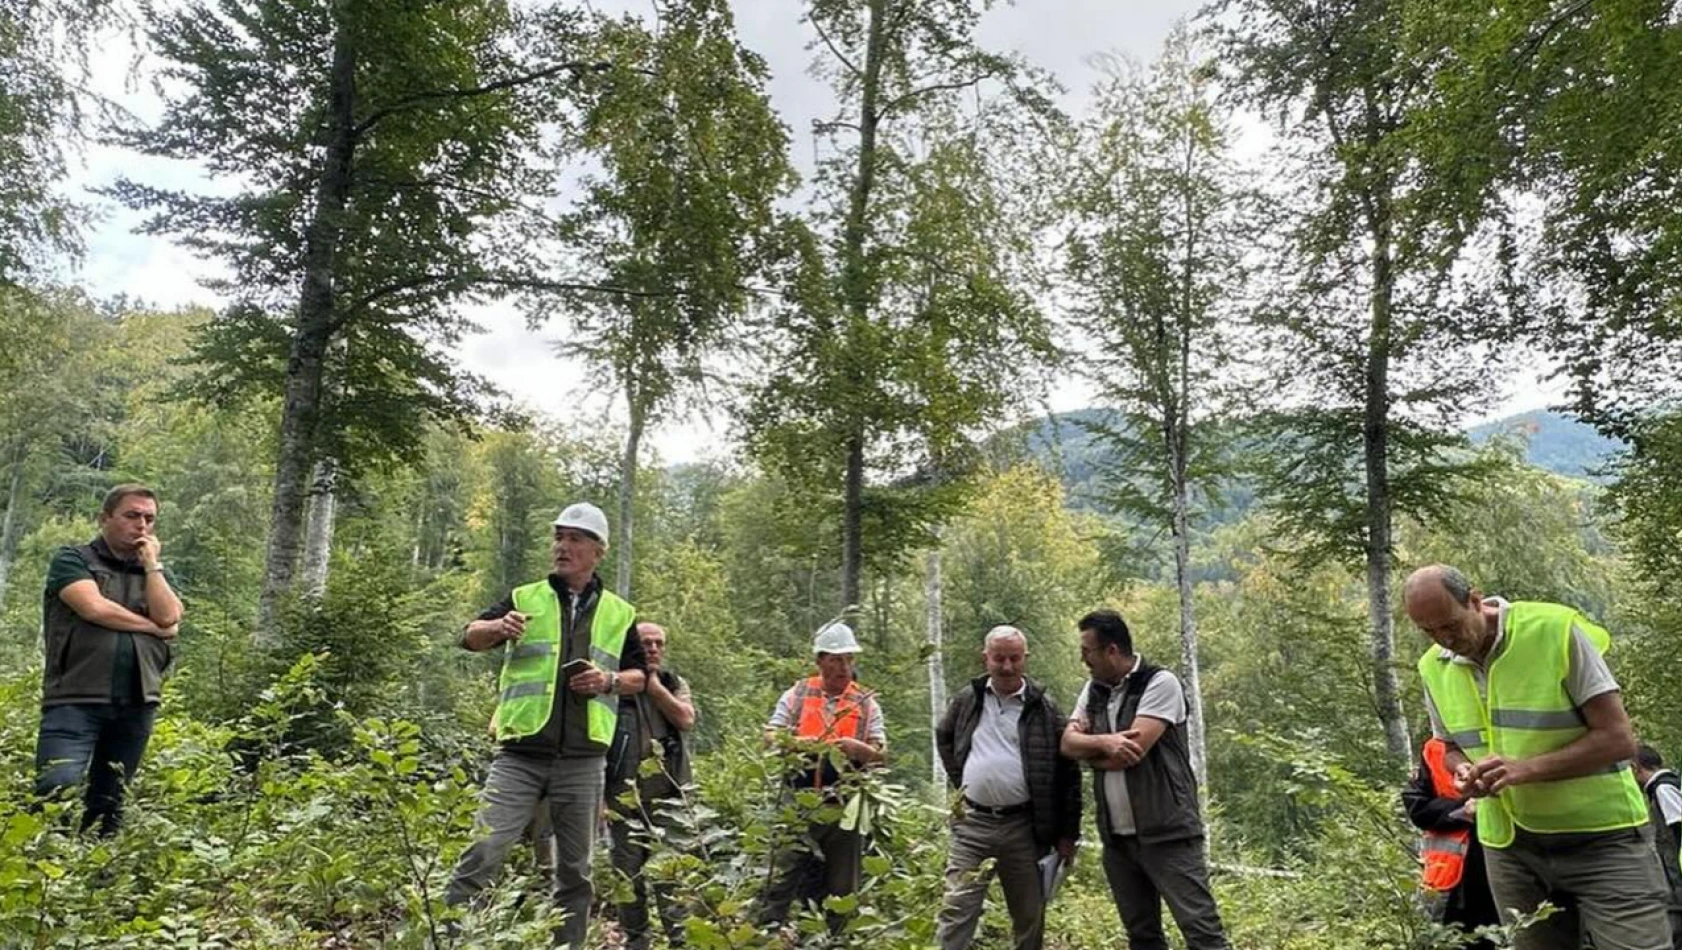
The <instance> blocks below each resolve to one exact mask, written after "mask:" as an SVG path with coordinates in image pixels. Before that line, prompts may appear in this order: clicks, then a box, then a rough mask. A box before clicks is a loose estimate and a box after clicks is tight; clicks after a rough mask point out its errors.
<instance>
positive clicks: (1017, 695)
mask: <svg viewBox="0 0 1682 950" xmlns="http://www.w3.org/2000/svg"><path fill="white" fill-rule="evenodd" d="M983 688H984V689H986V690H987V692H989V693H992V694H993V695H994V696H998V697H999V698H1000V699H1024V698H1026V697H1027V695H1028V677H1026V676H1024V677H1022V685H1021V686H1018V687H1016V692H1014V693H1010V694H1008V695H1006V694H1002V693H1000V692H999V691H998V690H996V689H994V688H993V678H992V677H991V676H989V677H987V683H986V685H985V686H984V687H983Z"/></svg>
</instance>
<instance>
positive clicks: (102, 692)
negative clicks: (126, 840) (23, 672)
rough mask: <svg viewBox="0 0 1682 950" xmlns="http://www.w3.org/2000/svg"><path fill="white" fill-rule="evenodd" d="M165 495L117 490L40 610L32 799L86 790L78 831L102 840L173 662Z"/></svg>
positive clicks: (50, 571)
mask: <svg viewBox="0 0 1682 950" xmlns="http://www.w3.org/2000/svg"><path fill="white" fill-rule="evenodd" d="M157 520H158V496H157V495H156V494H154V493H153V492H152V490H151V489H149V488H147V487H145V486H144V485H133V484H129V485H118V486H117V487H115V488H113V489H111V490H110V491H109V492H107V493H106V495H105V501H104V503H103V504H102V505H101V506H100V511H99V536H98V537H96V538H94V539H93V540H92V541H90V542H88V543H87V544H83V545H80V546H76V547H65V548H60V549H59V550H58V551H57V552H56V553H54V555H53V559H52V562H51V564H49V565H48V567H47V583H46V591H45V596H44V599H43V601H42V605H41V633H42V640H43V643H44V646H45V648H46V661H47V662H46V668H45V670H44V671H43V676H42V684H41V732H40V735H39V737H38V738H37V739H36V742H35V769H36V775H35V792H36V794H38V795H41V796H43V797H45V796H49V795H52V794H54V793H56V792H58V791H59V790H60V789H64V788H68V787H70V786H73V785H77V784H78V783H82V782H84V781H85V782H86V787H85V791H84V798H83V800H84V802H85V803H86V806H87V807H86V811H85V812H84V813H83V816H82V827H83V828H87V827H89V826H91V825H93V824H95V823H98V825H99V833H100V834H101V835H104V836H109V835H112V834H115V833H116V832H117V829H118V828H119V827H120V826H121V825H122V811H123V791H124V783H125V782H127V781H129V780H130V779H132V778H133V777H134V773H135V770H136V769H138V768H139V767H140V758H141V756H142V755H144V754H145V753H146V743H147V742H148V741H149V740H150V739H151V738H152V722H153V720H154V719H155V718H156V717H157V712H158V701H159V700H160V699H162V697H163V680H164V677H165V676H167V675H168V674H169V670H170V667H171V666H172V665H173V662H174V658H175V654H174V650H173V644H174V641H175V634H176V626H177V624H179V623H180V622H181V600H180V598H178V597H176V596H175V591H174V590H173V589H171V585H170V579H169V575H168V574H167V573H166V572H165V571H164V568H163V565H162V564H161V563H159V560H158V555H159V552H160V551H161V547H160V546H159V544H158V539H157V537H156V535H154V534H153V528H154V526H155V525H156V524H157Z"/></svg>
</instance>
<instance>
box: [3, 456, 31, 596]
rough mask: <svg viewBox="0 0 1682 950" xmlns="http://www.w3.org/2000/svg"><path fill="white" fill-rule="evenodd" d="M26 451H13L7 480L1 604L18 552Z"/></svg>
mask: <svg viewBox="0 0 1682 950" xmlns="http://www.w3.org/2000/svg"><path fill="white" fill-rule="evenodd" d="M24 454H25V453H24V449H23V446H22V445H18V446H17V447H16V448H14V449H13V450H12V474H11V476H10V477H9V478H7V479H6V516H5V518H4V519H3V520H0V604H4V603H5V602H6V585H7V584H8V583H9V582H10V581H11V577H12V561H13V559H15V558H16V557H17V552H18V525H19V524H21V523H22V521H21V519H19V518H18V499H19V496H21V495H22V494H23V459H24Z"/></svg>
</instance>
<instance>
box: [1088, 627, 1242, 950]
mask: <svg viewBox="0 0 1682 950" xmlns="http://www.w3.org/2000/svg"><path fill="white" fill-rule="evenodd" d="M1077 626H1078V627H1079V629H1080V658H1081V662H1083V663H1085V664H1086V668H1087V669H1088V670H1090V671H1091V673H1092V679H1091V680H1089V681H1087V684H1086V688H1085V689H1083V690H1081V694H1080V698H1078V699H1076V700H1075V711H1074V713H1073V714H1072V715H1071V716H1070V718H1069V725H1068V728H1067V729H1065V730H1064V731H1063V754H1064V755H1067V756H1069V757H1071V758H1075V759H1082V760H1085V761H1086V762H1087V764H1089V765H1091V766H1092V769H1093V773H1092V774H1093V780H1092V791H1093V795H1094V797H1095V798H1096V799H1097V809H1098V831H1099V833H1100V834H1101V835H1102V837H1103V840H1104V876H1105V877H1107V878H1108V879H1109V882H1110V895H1111V896H1112V897H1113V898H1114V899H1115V902H1116V910H1117V911H1118V912H1119V913H1120V914H1121V922H1122V925H1123V926H1125V927H1126V928H1127V945H1128V947H1130V948H1131V950H1168V941H1167V938H1165V937H1164V936H1163V933H1162V905H1163V903H1164V902H1166V903H1167V904H1168V910H1169V911H1170V912H1172V913H1173V915H1174V922H1175V923H1177V924H1179V925H1180V934H1181V936H1183V937H1185V940H1186V946H1187V947H1188V948H1189V950H1230V948H1231V945H1230V944H1228V943H1227V939H1226V932H1225V929H1224V928H1223V926H1222V924H1221V915H1220V911H1219V910H1218V909H1217V908H1216V906H1215V896H1214V894H1213V892H1211V891H1210V889H1209V867H1208V862H1207V859H1206V857H1205V855H1204V847H1203V818H1202V816H1201V814H1200V813H1199V811H1198V804H1197V778H1196V776H1195V775H1194V774H1193V773H1192V770H1191V756H1190V751H1189V750H1190V747H1189V745H1188V742H1187V739H1186V700H1185V693H1184V691H1183V690H1182V689H1181V687H1180V681H1179V679H1178V678H1177V677H1176V676H1175V675H1174V674H1173V673H1170V672H1169V671H1167V670H1165V669H1161V668H1160V667H1156V666H1152V665H1151V664H1149V663H1147V662H1145V659H1144V657H1141V656H1138V655H1136V654H1135V653H1134V652H1133V636H1132V634H1131V633H1130V632H1129V631H1128V629H1127V623H1126V622H1125V621H1124V620H1122V617H1121V614H1118V613H1116V612H1115V611H1113V610H1095V611H1093V612H1092V613H1089V614H1087V615H1086V616H1085V617H1082V618H1081V619H1080V623H1079V624H1078V625H1077Z"/></svg>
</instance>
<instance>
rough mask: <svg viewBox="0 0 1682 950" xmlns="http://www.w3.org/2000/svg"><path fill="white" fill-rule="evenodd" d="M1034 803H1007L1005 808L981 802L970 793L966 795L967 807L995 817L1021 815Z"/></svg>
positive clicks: (965, 803) (965, 802) (965, 805)
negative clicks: (972, 797)
mask: <svg viewBox="0 0 1682 950" xmlns="http://www.w3.org/2000/svg"><path fill="white" fill-rule="evenodd" d="M1032 805H1033V802H1018V803H1017V804H1015V805H1006V806H1004V807H1003V808H995V807H993V806H992V805H983V804H981V803H980V802H977V801H973V800H972V799H971V798H970V797H969V796H968V795H965V796H964V807H965V808H968V809H969V810H970V811H973V812H978V813H980V814H983V815H992V816H993V817H994V818H1008V817H1010V816H1011V815H1020V814H1022V813H1023V812H1025V811H1027V810H1028V809H1029V808H1030V807H1031V806H1032Z"/></svg>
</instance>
